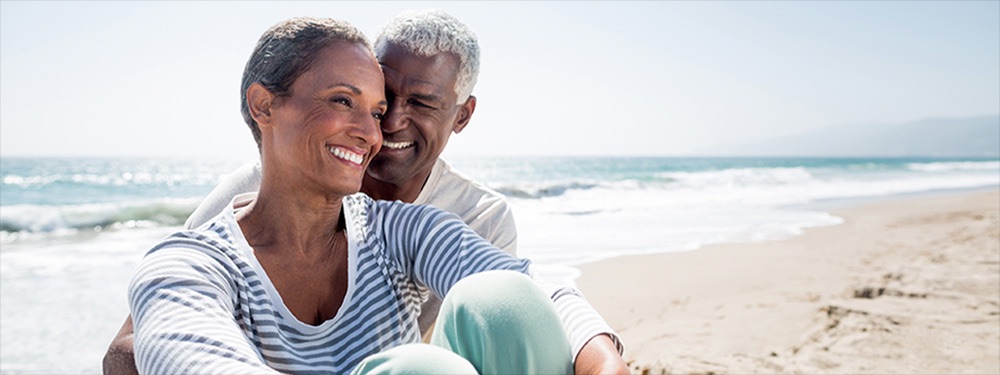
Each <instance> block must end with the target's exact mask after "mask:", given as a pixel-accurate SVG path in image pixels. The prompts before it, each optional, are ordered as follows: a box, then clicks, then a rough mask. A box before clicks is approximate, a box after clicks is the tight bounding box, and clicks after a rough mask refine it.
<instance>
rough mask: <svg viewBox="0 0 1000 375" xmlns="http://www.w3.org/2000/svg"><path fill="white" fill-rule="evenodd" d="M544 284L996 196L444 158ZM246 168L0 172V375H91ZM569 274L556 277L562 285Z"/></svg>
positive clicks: (848, 163) (955, 170)
mask: <svg viewBox="0 0 1000 375" xmlns="http://www.w3.org/2000/svg"><path fill="white" fill-rule="evenodd" d="M449 161H450V162H451V163H452V165H453V166H454V167H455V168H456V169H458V170H460V171H462V172H463V173H465V174H466V175H468V176H470V177H472V178H474V179H476V180H479V181H481V182H483V183H485V184H486V185H487V186H489V187H491V188H493V189H495V190H497V191H499V192H501V193H503V194H505V195H506V196H507V197H508V198H509V201H510V204H511V207H512V210H513V212H514V215H515V220H516V222H517V227H518V252H519V254H520V255H521V256H526V257H530V258H532V259H534V260H535V261H536V262H537V263H540V264H542V265H544V266H545V268H546V269H548V270H550V272H566V273H569V274H570V275H571V274H572V272H573V271H572V270H573V269H572V268H570V267H572V266H573V265H576V264H580V263H584V262H589V261H594V260H599V259H604V258H609V257H614V256H621V255H627V254H642V253H654V252H678V251H690V250H696V249H698V248H700V247H701V246H704V245H707V244H713V243H726V242H756V241H766V240H774V239H781V238H787V237H789V236H795V235H798V234H800V233H801V232H802V230H803V229H805V228H809V227H816V226H825V225H835V224H838V223H840V222H841V219H840V218H838V217H836V216H834V215H831V214H830V213H828V212H826V211H824V207H828V206H829V205H828V204H824V203H825V202H831V201H836V202H843V201H850V200H861V199H873V198H879V197H887V196H894V195H900V194H913V193H918V194H919V193H927V192H935V191H943V190H954V189H978V188H995V187H997V186H1000V160H998V159H996V158H987V159H982V158H659V157H649V158H642V157H636V158H624V157H615V158H599V157H586V158H584V157H572V158H552V157H549V158H528V157H517V158H514V157H507V158H484V157H476V158H452V159H450V160H449ZM244 162H245V161H241V160H221V161H220V160H212V161H205V160H192V159H153V158H141V159H114V158H105V159H101V158H91V159H79V158H4V159H0V373H74V374H75V373H99V372H100V371H101V364H100V361H101V357H102V356H103V354H104V351H105V350H106V348H107V345H108V343H109V342H110V340H111V338H112V337H113V336H114V334H115V333H116V332H117V330H118V328H119V326H120V324H121V322H122V320H123V319H124V318H125V316H126V315H127V314H128V308H127V304H126V301H125V290H126V288H127V284H128V281H129V279H130V277H131V273H132V271H133V270H134V268H135V265H136V264H137V263H138V261H139V259H141V257H142V254H143V253H144V252H145V250H146V249H148V248H149V247H150V246H151V245H153V244H155V243H156V242H157V241H158V240H159V239H160V238H162V237H163V236H165V235H167V234H169V233H170V232H172V231H174V230H177V229H179V228H180V226H181V225H182V224H183V222H184V219H185V218H186V217H187V215H188V214H189V213H190V212H191V211H192V210H193V209H194V208H195V207H196V206H197V204H198V202H200V200H201V199H202V198H203V197H204V196H205V195H206V194H207V193H208V192H209V191H210V190H211V189H212V188H213V187H214V186H215V185H216V184H217V183H218V182H219V181H220V179H222V178H223V177H224V176H225V175H226V174H227V173H230V172H231V171H233V170H235V169H236V168H237V167H239V166H240V165H241V164H242V163H244ZM567 270H568V271H567Z"/></svg>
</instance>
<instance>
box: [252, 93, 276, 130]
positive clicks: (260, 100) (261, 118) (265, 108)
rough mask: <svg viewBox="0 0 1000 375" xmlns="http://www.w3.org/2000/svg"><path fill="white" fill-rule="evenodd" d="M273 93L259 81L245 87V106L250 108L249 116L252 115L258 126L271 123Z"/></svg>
mask: <svg viewBox="0 0 1000 375" xmlns="http://www.w3.org/2000/svg"><path fill="white" fill-rule="evenodd" d="M274 98H275V96H274V94H273V93H271V90H268V89H267V88H266V87H264V85H261V84H260V83H254V84H252V85H250V88H248V89H247V107H249V108H250V117H253V119H254V121H256V122H257V125H258V126H261V127H263V126H267V125H269V124H270V123H271V106H272V105H274Z"/></svg>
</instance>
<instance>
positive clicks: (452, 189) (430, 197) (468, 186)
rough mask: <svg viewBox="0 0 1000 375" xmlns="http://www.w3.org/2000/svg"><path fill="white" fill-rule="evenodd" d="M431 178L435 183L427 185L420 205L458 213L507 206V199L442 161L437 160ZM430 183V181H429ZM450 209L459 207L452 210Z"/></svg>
mask: <svg viewBox="0 0 1000 375" xmlns="http://www.w3.org/2000/svg"><path fill="white" fill-rule="evenodd" d="M434 168H435V171H434V173H433V177H434V178H435V181H433V183H428V184H427V185H426V188H427V189H429V191H426V192H424V193H426V194H422V195H425V197H426V198H427V199H426V201H424V202H420V203H422V204H429V205H433V206H437V207H440V208H443V209H446V210H448V211H452V212H456V213H460V212H459V211H467V210H468V209H469V208H471V207H476V206H480V207H481V206H483V205H486V206H493V207H496V206H502V207H506V206H507V198H506V197H505V196H504V195H503V194H501V193H499V192H497V191H496V190H493V189H491V188H490V187H488V186H486V184H484V183H481V182H479V181H476V180H474V179H472V178H471V177H469V176H468V175H466V174H464V173H462V172H461V171H459V170H457V169H455V168H454V167H452V166H451V165H450V164H448V163H447V162H445V161H444V160H443V159H438V161H437V164H436V165H435V166H434ZM429 182H430V181H429ZM451 207H459V209H455V210H452V209H450V208H451Z"/></svg>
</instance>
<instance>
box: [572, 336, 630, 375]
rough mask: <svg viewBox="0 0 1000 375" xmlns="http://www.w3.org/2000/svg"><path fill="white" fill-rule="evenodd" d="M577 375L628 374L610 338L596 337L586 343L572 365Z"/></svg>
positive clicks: (626, 366)
mask: <svg viewBox="0 0 1000 375" xmlns="http://www.w3.org/2000/svg"><path fill="white" fill-rule="evenodd" d="M573 371H574V372H575V373H576V374H577V375H583V374H629V369H628V364H626V363H625V360H624V359H622V356H621V355H618V348H617V347H615V343H614V342H613V341H611V337H610V336H608V335H606V334H604V335H597V336H594V337H593V338H591V339H590V341H587V343H586V344H585V345H583V349H581V350H580V354H579V355H578V356H577V357H576V362H574V364H573Z"/></svg>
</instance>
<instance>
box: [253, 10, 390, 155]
mask: <svg viewBox="0 0 1000 375" xmlns="http://www.w3.org/2000/svg"><path fill="white" fill-rule="evenodd" d="M337 41H344V42H349V43H357V44H361V45H364V46H365V47H366V48H368V50H371V46H370V45H369V44H368V38H365V35H364V34H362V33H361V31H359V30H358V29H357V28H355V27H354V26H352V25H351V24H349V23H347V22H344V21H340V20H335V19H331V18H312V17H298V18H292V19H288V20H285V21H282V22H280V23H278V24H277V25H274V26H272V27H271V28H270V29H268V30H267V31H266V32H264V35H262V36H261V37H260V40H259V41H257V47H256V48H254V50H253V53H251V54H250V60H248V61H247V65H246V68H244V69H243V80H242V83H241V85H240V111H241V112H243V121H245V122H246V123H247V126H249V127H250V132H251V133H253V138H254V140H255V141H257V148H258V149H259V148H260V128H259V127H258V126H257V121H255V120H254V119H253V117H252V116H250V107H249V105H248V104H247V89H249V88H250V86H251V85H253V84H254V83H260V84H261V85H263V86H264V87H265V88H267V89H268V90H270V91H271V92H272V93H274V94H275V95H278V96H287V95H290V94H291V88H292V83H294V82H295V80H296V79H298V78H299V76H301V75H302V73H305V71H306V70H308V69H309V67H310V66H311V65H312V63H313V62H314V61H315V60H316V56H317V55H318V53H319V51H321V50H322V49H323V48H325V47H327V46H329V45H330V44H332V43H334V42H337Z"/></svg>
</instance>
